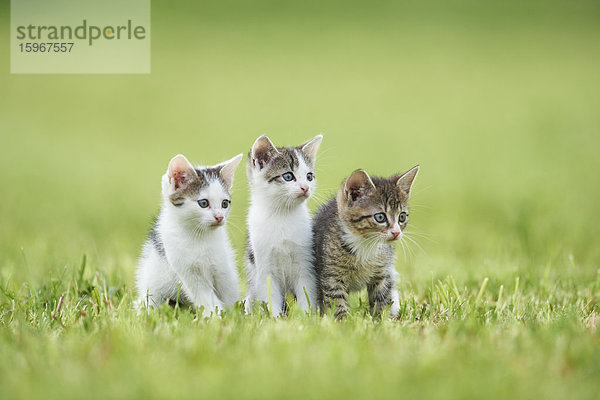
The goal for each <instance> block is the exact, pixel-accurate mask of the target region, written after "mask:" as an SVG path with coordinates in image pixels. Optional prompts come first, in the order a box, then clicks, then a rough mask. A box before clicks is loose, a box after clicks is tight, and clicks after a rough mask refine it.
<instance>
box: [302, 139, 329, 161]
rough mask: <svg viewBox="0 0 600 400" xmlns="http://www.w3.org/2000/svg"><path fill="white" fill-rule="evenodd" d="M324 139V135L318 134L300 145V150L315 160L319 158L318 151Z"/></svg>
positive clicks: (310, 159) (311, 159)
mask: <svg viewBox="0 0 600 400" xmlns="http://www.w3.org/2000/svg"><path fill="white" fill-rule="evenodd" d="M322 141H323V135H317V136H315V137H314V138H312V139H310V140H309V141H308V142H306V143H304V144H303V145H301V146H300V147H299V148H300V151H302V153H304V155H306V156H307V157H308V158H309V161H310V162H312V163H314V162H315V159H316V158H317V151H318V150H319V146H321V142H322Z"/></svg>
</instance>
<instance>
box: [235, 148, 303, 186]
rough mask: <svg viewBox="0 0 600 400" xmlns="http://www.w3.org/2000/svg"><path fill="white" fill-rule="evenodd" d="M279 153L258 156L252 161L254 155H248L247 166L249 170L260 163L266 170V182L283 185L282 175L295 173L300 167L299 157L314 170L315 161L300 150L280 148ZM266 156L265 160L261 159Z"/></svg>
mask: <svg viewBox="0 0 600 400" xmlns="http://www.w3.org/2000/svg"><path fill="white" fill-rule="evenodd" d="M277 152H278V153H273V152H270V153H264V154H257V157H256V159H254V160H253V159H252V153H248V159H247V161H246V162H247V165H248V167H249V168H251V167H253V166H255V165H256V163H259V164H260V165H261V168H265V174H264V177H265V180H266V181H267V182H269V183H283V182H284V181H283V179H281V175H283V174H285V173H286V172H292V173H293V172H294V171H296V169H297V168H298V166H299V165H300V160H299V158H298V157H299V156H300V157H302V159H303V161H304V162H305V163H306V165H308V166H309V167H311V168H314V160H310V159H309V157H308V156H307V155H305V154H304V153H303V152H302V150H301V149H300V148H292V147H278V148H277ZM261 156H264V157H265V158H264V159H261V158H260V157H261Z"/></svg>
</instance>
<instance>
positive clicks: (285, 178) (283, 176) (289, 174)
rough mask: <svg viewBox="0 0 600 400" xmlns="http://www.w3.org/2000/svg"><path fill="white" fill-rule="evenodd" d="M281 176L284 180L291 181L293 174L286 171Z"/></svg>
mask: <svg viewBox="0 0 600 400" xmlns="http://www.w3.org/2000/svg"><path fill="white" fill-rule="evenodd" d="M281 177H282V178H283V180H284V181H286V182H291V181H293V180H294V174H292V173H291V172H286V173H285V174H283V175H281Z"/></svg>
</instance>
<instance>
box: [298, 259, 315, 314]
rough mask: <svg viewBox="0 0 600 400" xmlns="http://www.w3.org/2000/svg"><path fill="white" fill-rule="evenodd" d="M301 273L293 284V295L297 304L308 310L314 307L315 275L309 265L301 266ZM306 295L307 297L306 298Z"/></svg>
mask: <svg viewBox="0 0 600 400" xmlns="http://www.w3.org/2000/svg"><path fill="white" fill-rule="evenodd" d="M300 268H302V269H301V271H302V272H301V273H300V277H299V278H298V281H297V282H296V285H295V286H294V296H296V302H297V303H298V306H299V307H300V308H301V309H302V310H303V311H304V312H309V310H310V309H313V310H314V309H315V307H316V305H315V303H316V301H317V296H316V293H317V282H316V279H315V276H314V275H313V274H312V273H311V271H310V269H309V268H311V266H310V265H308V266H301V267H300ZM307 297H308V298H307Z"/></svg>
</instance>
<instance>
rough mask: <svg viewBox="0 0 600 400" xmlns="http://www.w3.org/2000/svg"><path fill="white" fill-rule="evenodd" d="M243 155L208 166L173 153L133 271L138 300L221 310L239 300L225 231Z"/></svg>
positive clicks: (147, 304) (153, 304)
mask: <svg viewBox="0 0 600 400" xmlns="http://www.w3.org/2000/svg"><path fill="white" fill-rule="evenodd" d="M241 159H242V154H239V155H237V156H235V157H233V158H232V159H230V160H228V161H225V162H223V163H221V164H218V165H215V166H212V167H194V166H192V165H191V164H190V162H189V161H188V160H187V159H186V158H185V157H184V156H183V155H181V154H180V155H177V156H175V157H173V159H172V160H171V162H170V163H169V167H168V169H167V172H166V173H165V174H164V175H163V177H162V196H163V206H162V209H161V211H160V214H159V216H158V219H157V220H156V223H155V225H154V227H153V228H152V231H151V233H150V235H149V237H148V240H147V241H146V243H145V244H144V247H143V251H142V256H141V258H140V262H139V266H138V271H137V292H138V301H137V303H138V304H144V305H146V306H153V307H158V306H160V305H161V304H163V303H164V302H166V301H168V302H169V303H175V302H176V301H179V302H180V303H181V304H187V305H192V306H195V307H198V308H201V307H202V308H203V315H204V316H209V315H211V314H212V313H213V312H217V313H220V312H221V311H222V310H223V309H225V307H230V306H232V305H233V304H234V303H235V301H236V300H237V299H238V276H237V270H236V267H235V259H234V252H233V249H232V247H231V244H230V242H229V238H228V236H227V232H226V230H225V220H226V218H227V216H228V215H229V211H230V206H231V186H232V185H233V175H234V173H235V170H236V169H237V167H238V165H239V163H240V161H241Z"/></svg>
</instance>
